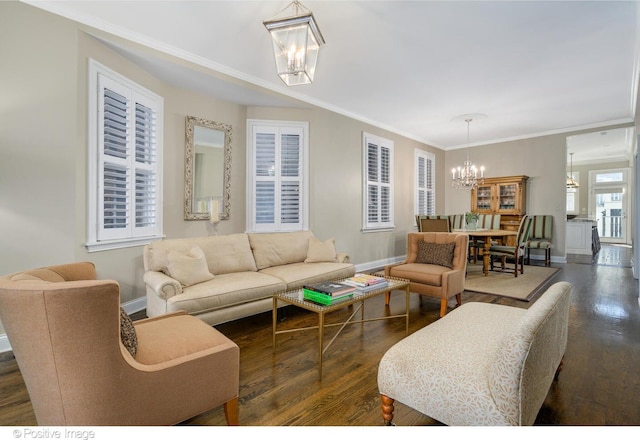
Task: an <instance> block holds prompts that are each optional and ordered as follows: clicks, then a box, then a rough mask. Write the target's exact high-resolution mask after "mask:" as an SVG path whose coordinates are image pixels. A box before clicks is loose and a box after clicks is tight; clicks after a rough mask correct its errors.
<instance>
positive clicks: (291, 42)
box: [263, 0, 324, 86]
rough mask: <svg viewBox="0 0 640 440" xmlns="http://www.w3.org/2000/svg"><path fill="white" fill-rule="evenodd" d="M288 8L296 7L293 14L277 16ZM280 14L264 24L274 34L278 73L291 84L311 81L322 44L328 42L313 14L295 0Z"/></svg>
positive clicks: (285, 81)
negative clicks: (325, 40) (282, 16)
mask: <svg viewBox="0 0 640 440" xmlns="http://www.w3.org/2000/svg"><path fill="white" fill-rule="evenodd" d="M287 9H292V10H293V11H292V14H293V15H288V16H286V17H284V18H276V17H277V16H278V15H280V14H282V13H284V12H285V11H286V10H287ZM276 17H273V18H270V19H269V20H265V21H263V24H264V26H265V27H266V28H267V30H268V31H269V32H270V33H271V37H272V40H273V53H274V56H275V58H276V69H277V71H278V76H279V77H280V79H282V81H284V83H285V84H286V85H288V86H295V85H300V84H309V83H311V82H312V81H313V77H314V75H315V72H316V63H317V61H318V52H319V51H320V45H322V44H324V37H323V36H322V33H321V32H320V29H319V28H318V25H317V24H316V21H315V19H314V18H313V14H312V13H311V11H310V10H309V9H307V8H306V7H305V6H303V5H302V4H301V3H300V2H299V1H298V0H295V1H293V2H291V3H289V5H288V6H287V7H286V8H284V9H283V10H282V11H280V12H279V13H277V14H276Z"/></svg>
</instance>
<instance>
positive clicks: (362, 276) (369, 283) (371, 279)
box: [342, 273, 389, 292]
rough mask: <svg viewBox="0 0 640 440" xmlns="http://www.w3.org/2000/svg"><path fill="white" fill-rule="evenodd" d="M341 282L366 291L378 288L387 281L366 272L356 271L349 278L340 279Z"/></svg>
mask: <svg viewBox="0 0 640 440" xmlns="http://www.w3.org/2000/svg"><path fill="white" fill-rule="evenodd" d="M342 283H343V284H346V285H348V286H353V287H355V288H356V289H357V290H358V291H360V292H368V291H370V290H375V289H380V288H382V287H384V286H386V285H387V284H389V282H388V281H387V280H386V279H385V278H383V277H378V276H375V275H369V274H366V273H357V274H355V275H354V276H352V277H351V278H347V279H346V280H344V281H342Z"/></svg>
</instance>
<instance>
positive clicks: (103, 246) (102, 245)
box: [85, 235, 164, 252]
mask: <svg viewBox="0 0 640 440" xmlns="http://www.w3.org/2000/svg"><path fill="white" fill-rule="evenodd" d="M162 238H164V236H163V235H154V236H151V237H140V238H129V239H125V240H107V241H94V242H88V243H85V247H86V248H87V252H100V251H111V250H114V249H123V248H129V247H136V246H145V245H147V244H149V243H151V242H153V241H157V240H162Z"/></svg>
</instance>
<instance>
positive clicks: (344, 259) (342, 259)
mask: <svg viewBox="0 0 640 440" xmlns="http://www.w3.org/2000/svg"><path fill="white" fill-rule="evenodd" d="M336 261H337V262H338V263H351V259H350V258H349V255H347V254H346V253H344V252H337V253H336Z"/></svg>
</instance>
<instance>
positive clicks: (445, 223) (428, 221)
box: [420, 217, 450, 232]
mask: <svg viewBox="0 0 640 440" xmlns="http://www.w3.org/2000/svg"><path fill="white" fill-rule="evenodd" d="M420 232H450V231H449V219H448V218H428V217H427V218H423V219H420Z"/></svg>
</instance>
